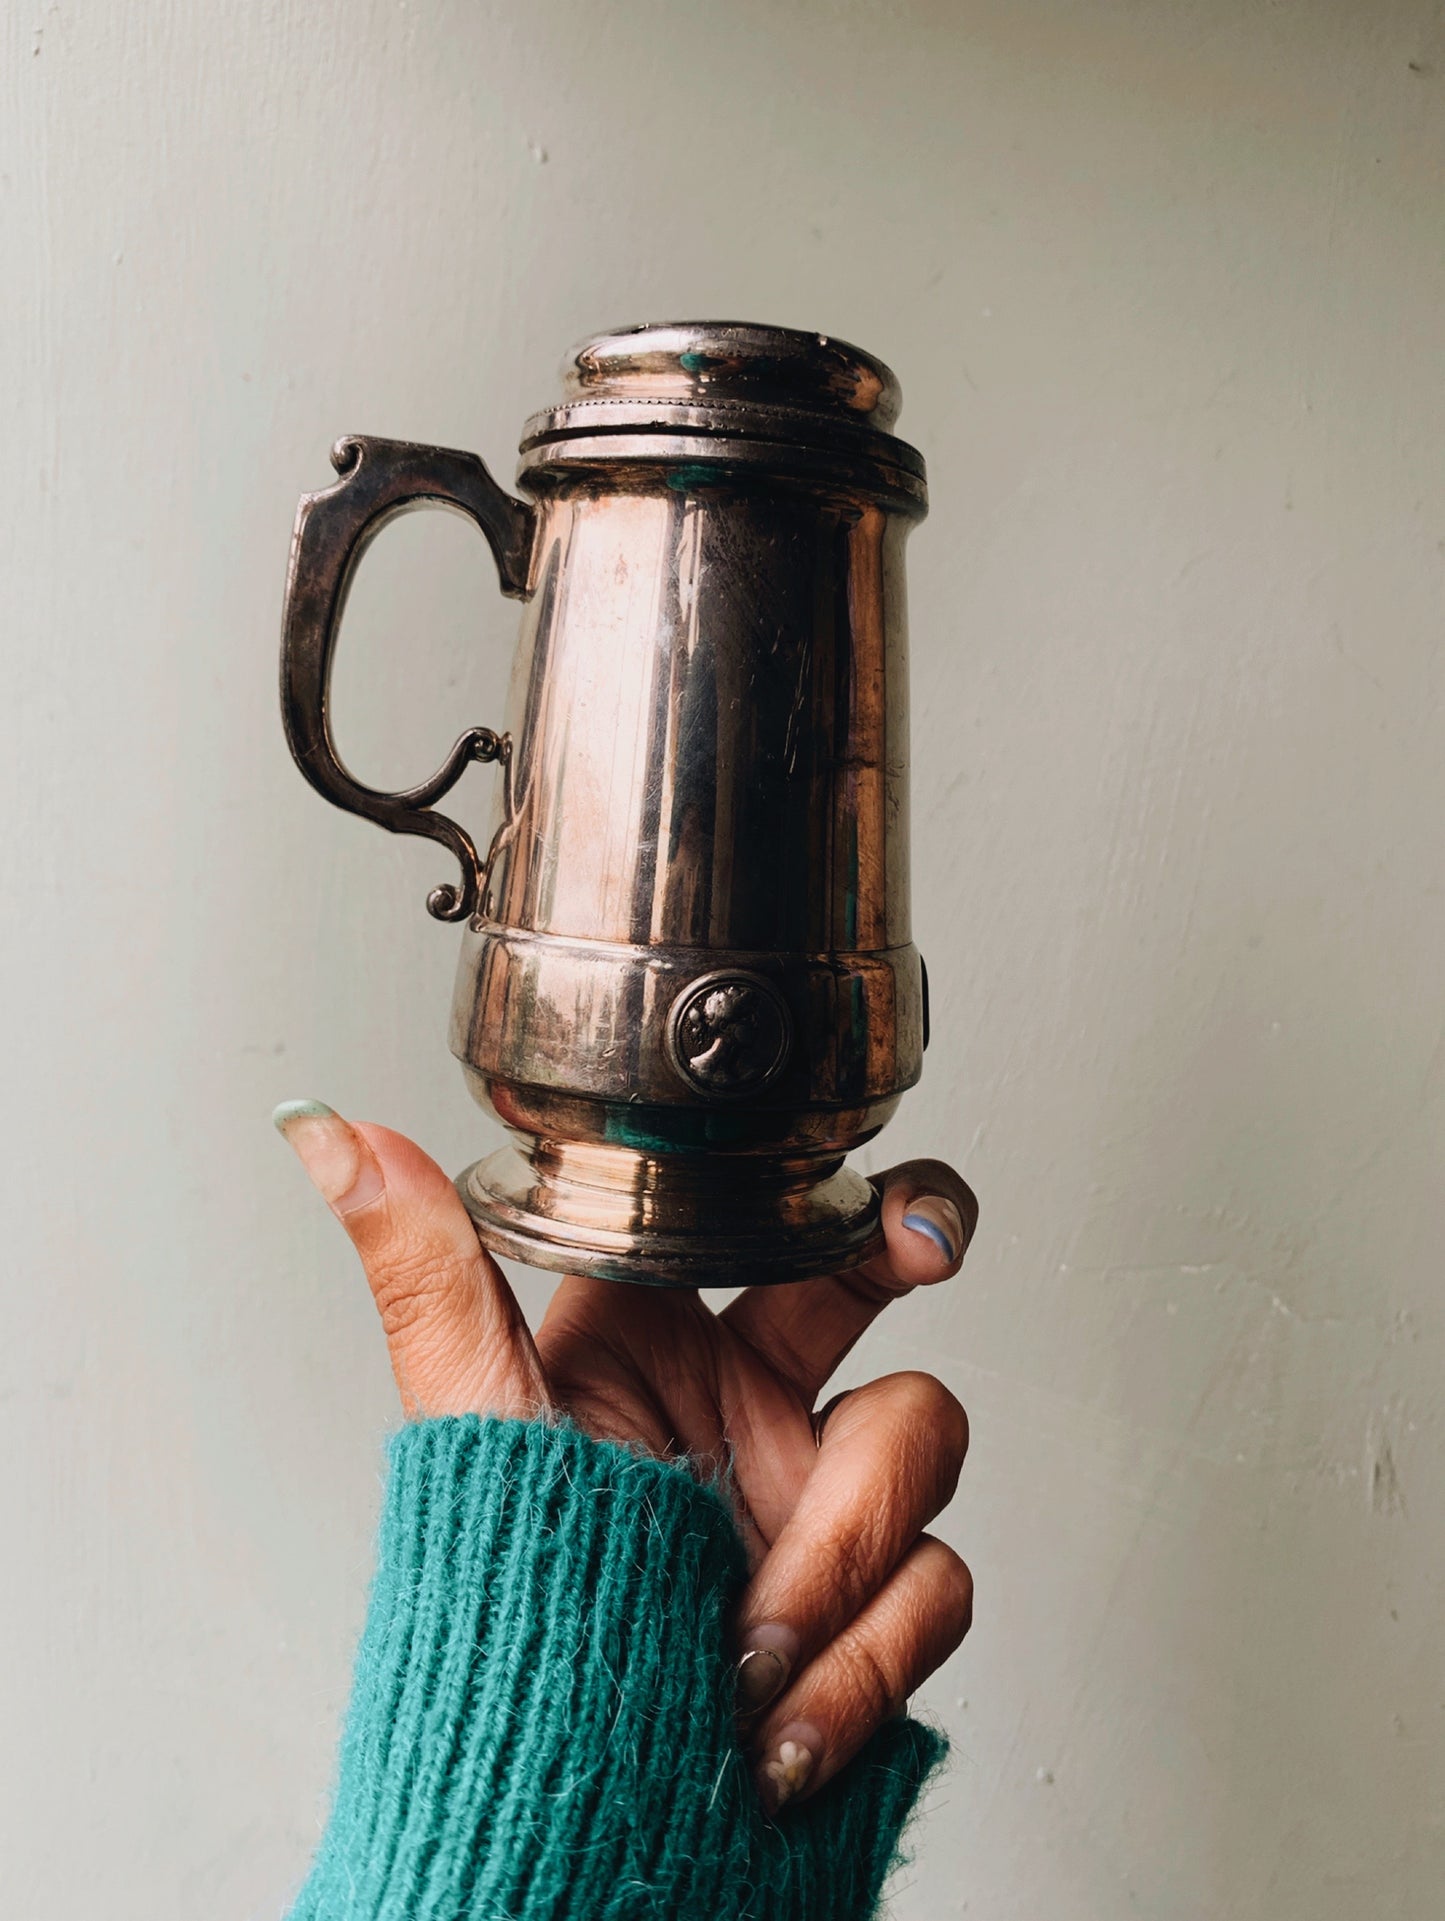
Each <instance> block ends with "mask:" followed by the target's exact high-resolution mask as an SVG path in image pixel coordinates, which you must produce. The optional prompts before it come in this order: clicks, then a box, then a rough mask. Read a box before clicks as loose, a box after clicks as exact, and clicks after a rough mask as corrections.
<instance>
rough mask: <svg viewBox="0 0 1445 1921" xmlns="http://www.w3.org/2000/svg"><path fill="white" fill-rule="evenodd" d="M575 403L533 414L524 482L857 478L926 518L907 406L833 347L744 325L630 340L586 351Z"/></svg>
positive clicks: (863, 362) (857, 357) (869, 363)
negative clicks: (717, 476) (673, 468)
mask: <svg viewBox="0 0 1445 1921" xmlns="http://www.w3.org/2000/svg"><path fill="white" fill-rule="evenodd" d="M562 382H563V391H564V396H565V397H564V399H563V400H562V402H561V404H560V405H559V406H556V407H551V408H548V409H547V410H546V411H545V412H543V413H539V414H534V415H533V417H532V418H531V419H530V420H529V421H528V422H527V426H526V429H525V432H524V434H523V437H522V448H521V452H522V462H521V467H520V470H519V478H520V479H521V480H523V481H524V483H528V484H540V483H541V482H542V481H543V479H544V477H545V475H546V474H547V473H549V472H550V473H553V474H558V473H560V471H561V470H563V469H569V468H570V469H577V468H581V467H586V468H589V469H596V468H597V467H599V466H601V465H604V464H606V463H610V462H613V461H616V460H626V461H631V462H638V461H656V460H659V459H661V460H664V461H667V460H673V461H688V462H692V461H702V462H704V463H706V464H707V465H709V466H727V467H729V468H734V469H738V468H742V467H751V468H763V467H773V468H777V467H779V466H780V465H781V466H782V467H786V468H788V469H789V470H791V471H793V472H795V473H801V474H806V473H807V472H810V471H811V472H816V474H817V475H818V477H819V478H820V479H821V478H822V477H823V476H824V472H825V470H827V471H828V472H830V473H832V474H834V475H845V474H851V475H853V476H854V477H855V478H856V479H857V482H858V484H859V485H860V486H861V487H862V488H863V489H864V491H876V490H877V489H878V488H880V487H881V488H882V489H883V491H884V492H886V493H889V494H898V493H902V494H904V495H906V496H907V498H908V499H909V500H910V502H912V503H913V504H914V508H915V511H919V510H921V508H922V505H923V502H924V499H925V495H924V466H923V456H922V455H921V454H919V453H918V452H917V450H916V449H915V448H913V447H910V446H909V445H908V443H907V442H906V441H903V440H899V439H898V438H897V437H896V436H895V435H894V434H893V433H892V431H891V429H892V427H893V423H894V421H895V420H896V419H897V417H898V409H899V406H900V403H901V401H902V393H901V391H900V389H899V385H898V381H897V380H896V378H895V377H894V375H893V374H892V373H891V372H890V371H889V369H888V368H887V367H886V366H884V364H883V362H882V361H881V360H878V359H876V358H875V357H874V355H872V354H870V353H865V352H864V351H863V349H862V348H861V347H853V346H850V345H849V344H848V342H847V341H846V340H837V339H835V338H834V337H833V336H832V335H831V334H818V333H802V332H799V331H798V330H797V329H795V328H792V327H764V326H759V325H755V324H753V323H751V322H748V321H741V320H670V321H660V322H654V323H650V324H647V325H641V326H636V327H618V328H614V329H613V330H612V331H610V332H608V333H602V334H594V335H593V336H592V338H591V339H590V340H584V341H583V342H582V344H581V345H580V346H578V347H575V348H574V349H573V350H572V352H571V353H570V354H568V356H567V358H566V360H565V361H564V362H563V366H562Z"/></svg>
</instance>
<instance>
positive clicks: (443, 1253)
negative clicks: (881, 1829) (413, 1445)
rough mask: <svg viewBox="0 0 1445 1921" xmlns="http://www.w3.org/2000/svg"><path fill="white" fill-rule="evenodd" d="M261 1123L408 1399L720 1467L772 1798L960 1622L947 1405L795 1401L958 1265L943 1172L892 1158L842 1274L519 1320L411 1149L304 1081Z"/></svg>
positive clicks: (744, 1667)
mask: <svg viewBox="0 0 1445 1921" xmlns="http://www.w3.org/2000/svg"><path fill="white" fill-rule="evenodd" d="M276 1124H277V1126H278V1127H279V1128H280V1129H281V1131H282V1132H283V1133H284V1134H285V1136H286V1138H287V1140H288V1141H289V1142H290V1144H291V1146H292V1147H293V1148H294V1149H295V1150H296V1152H297V1154H298V1155H299V1157H300V1159H301V1161H302V1163H303V1165H304V1166H305V1168H306V1171H307V1173H308V1174H309V1175H310V1177H311V1179H312V1181H313V1183H314V1184H315V1186H316V1187H317V1188H318V1189H319V1191H320V1192H321V1194H322V1196H323V1197H324V1198H325V1200H326V1201H327V1202H328V1204H329V1205H330V1207H331V1209H332V1212H333V1213H334V1214H335V1215H336V1216H337V1218H338V1219H339V1220H340V1221H341V1223H342V1225H343V1226H344V1227H345V1229H346V1231H347V1233H348V1234H349V1235H350V1237H351V1239H352V1242H353V1243H354V1245H355V1247H356V1250H357V1252H358V1254H359V1255H360V1256H361V1261H362V1265H363V1267H364V1268H365V1270H366V1276H367V1279H368V1281H369V1282H370V1284H371V1290H372V1293H373V1295H374V1297H375V1299H376V1304H377V1307H378V1309H379V1310H380V1313H381V1321H382V1326H383V1328H384V1329H385V1332H386V1339H387V1344H388V1347H389V1349H390V1353H391V1363H392V1368H393V1371H394V1372H395V1375H396V1380H397V1386H398V1387H399V1388H400V1390H401V1400H402V1406H403V1409H404V1411H405V1413H406V1415H407V1416H408V1418H418V1417H424V1416H429V1415H446V1414H491V1415H498V1416H502V1417H515V1418H520V1419H531V1418H534V1417H535V1416H537V1415H539V1414H562V1415H565V1416H567V1417H568V1418H569V1419H570V1420H572V1421H573V1422H575V1423H576V1425H577V1426H579V1427H580V1428H582V1429H584V1430H585V1431H586V1432H587V1433H589V1434H592V1435H595V1436H597V1437H599V1438H601V1439H607V1440H615V1441H621V1442H625V1443H629V1444H631V1445H633V1446H638V1445H640V1446H642V1447H644V1448H646V1449H648V1450H650V1451H651V1452H652V1453H654V1454H657V1455H660V1456H673V1455H687V1456H691V1457H693V1458H695V1459H698V1460H701V1461H703V1462H705V1463H707V1464H709V1465H712V1466H715V1467H717V1468H719V1469H722V1468H730V1471H731V1475H732V1480H733V1484H734V1486H735V1488H736V1490H737V1495H738V1499H739V1501H740V1503H741V1512H740V1514H739V1522H740V1525H741V1527H742V1529H743V1533H744V1536H745V1539H746V1542H747V1547H748V1555H749V1567H750V1570H751V1574H750V1579H749V1582H748V1585H747V1587H746V1589H745V1590H744V1592H743V1595H742V1598H741V1600H740V1602H739V1605H738V1609H737V1615H736V1621H735V1640H736V1653H737V1655H738V1659H739V1668H738V1703H739V1712H740V1715H741V1716H742V1724H743V1729H744V1734H745V1738H746V1740H747V1742H748V1744H749V1746H750V1748H751V1749H752V1750H753V1752H754V1753H755V1755H756V1756H757V1764H758V1784H759V1789H760V1791H761V1793H762V1795H763V1798H764V1800H765V1802H766V1803H767V1804H768V1806H769V1807H770V1808H771V1809H774V1810H775V1809H776V1808H778V1807H779V1806H781V1805H782V1803H783V1802H784V1801H786V1800H789V1799H792V1798H794V1797H795V1796H803V1795H807V1794H809V1793H811V1792H813V1791H815V1790H816V1789H817V1788H819V1787H821V1786H822V1784H823V1783H824V1782H825V1781H827V1780H828V1779H829V1778H830V1777H831V1776H832V1775H834V1774H836V1773H837V1771H838V1769H839V1768H841V1767H843V1766H844V1764H845V1763H846V1762H847V1761H848V1760H849V1759H851V1757H852V1756H853V1755H854V1754H855V1753H856V1752H857V1751H858V1749H859V1748H860V1747H861V1746H862V1745H863V1743H864V1742H865V1741H866V1740H867V1738H868V1737H869V1735H870V1734H872V1733H873V1731H874V1730H875V1729H876V1728H877V1727H878V1726H879V1725H880V1724H881V1723H882V1722H883V1721H885V1720H886V1719H888V1718H889V1717H890V1716H892V1715H895V1714H898V1713H900V1712H902V1710H903V1707H904V1703H905V1701H906V1699H907V1697H908V1695H909V1694H910V1693H911V1692H912V1691H913V1689H914V1688H916V1687H917V1686H918V1685H919V1684H920V1682H922V1681H923V1680H924V1679H926V1677H927V1676H928V1675H929V1674H931V1673H932V1672H933V1670H934V1669H935V1668H936V1667H937V1666H938V1665H939V1664H940V1662H942V1661H943V1660H945V1659H946V1658H947V1656H948V1655H949V1654H951V1653H952V1652H953V1650H954V1648H956V1647H957V1646H958V1644H959V1642H960V1641H961V1640H962V1639H963V1636H964V1635H965V1634H966V1633H967V1631H968V1626H969V1620H970V1616H971V1612H972V1597H973V1583H972V1580H971V1577H970V1575H969V1571H968V1569H967V1568H966V1567H965V1565H964V1563H963V1562H962V1561H961V1560H960V1559H959V1557H958V1556H957V1555H956V1554H955V1553H954V1552H953V1550H952V1549H951V1548H949V1547H947V1546H945V1545H944V1543H943V1542H941V1541H938V1540H935V1539H934V1538H933V1537H932V1536H931V1535H929V1534H927V1533H925V1532H924V1529H925V1528H926V1526H927V1524H928V1523H929V1522H930V1521H931V1520H933V1519H934V1517H935V1516H936V1515H937V1514H939V1513H940V1512H941V1510H942V1509H943V1508H944V1507H945V1506H946V1505H947V1504H948V1502H949V1500H950V1499H951V1498H952V1495H953V1491H954V1488H955V1486H956V1484H957V1481H958V1475H959V1470H960V1468H961V1467H962V1465H963V1457H964V1453H965V1450H966V1448H967V1446H968V1421H967V1417H966V1416H965V1414H964V1411H963V1409H962V1407H961V1406H960V1405H959V1403H958V1402H957V1400H955V1398H954V1397H953V1395H952V1394H951V1393H950V1392H949V1391H948V1389H947V1388H946V1387H944V1386H943V1384H942V1383H941V1382H940V1381H937V1380H935V1379H934V1378H933V1376H932V1375H931V1374H921V1373H904V1374H891V1375H887V1376H885V1377H884V1378H883V1379H881V1380H877V1381H872V1382H870V1383H869V1384H868V1385H867V1386H866V1387H860V1388H855V1389H854V1390H853V1391H852V1392H851V1393H849V1394H847V1395H846V1396H842V1397H840V1398H839V1399H838V1400H837V1401H836V1402H834V1403H830V1405H829V1407H826V1408H825V1409H824V1410H823V1413H822V1415H821V1416H819V1415H815V1414H814V1412H813V1407H814V1403H815V1401H816V1399H817V1396H818V1394H819V1391H820V1390H821V1389H822V1387H823V1385H824V1383H825V1382H826V1381H827V1380H828V1378H829V1376H830V1375H831V1374H832V1373H833V1371H834V1369H835V1368H836V1367H837V1366H838V1363H839V1362H840V1361H841V1360H842V1359H843V1357H844V1355H845V1354H847V1352H848V1350H849V1349H850V1348H851V1347H852V1345H853V1343H854V1342H855V1341H856V1340H857V1339H858V1337H859V1335H860V1334H861V1333H862V1332H863V1330H864V1329H865V1328H866V1327H867V1326H868V1324H869V1322H870V1321H872V1320H873V1318H874V1316H875V1315H877V1314H878V1313H879V1312H880V1311H881V1310H882V1309H883V1308H884V1307H886V1306H887V1304H888V1303H889V1302H890V1301H892V1300H894V1299H896V1298H897V1297H898V1296H900V1295H903V1294H907V1293H909V1292H910V1291H911V1290H912V1289H913V1288H914V1287H920V1286H923V1287H926V1286H931V1285H933V1284H934V1283H936V1282H938V1281H942V1280H946V1279H947V1278H948V1277H949V1276H950V1275H952V1274H954V1273H956V1272H957V1270H958V1267H959V1265H960V1263H961V1261H962V1259H963V1255H964V1251H965V1249H966V1247H967V1245H968V1242H969V1239H970V1238H971V1236H972V1233H973V1229H974V1225H975V1223H976V1221H977V1217H978V1209H977V1203H976V1202H975V1200H974V1197H973V1195H972V1193H971V1192H970V1190H969V1189H968V1187H967V1186H966V1185H965V1184H964V1182H963V1181H962V1180H961V1179H960V1178H959V1176H958V1175H957V1174H955V1173H954V1172H953V1171H952V1169H950V1168H948V1167H945V1166H943V1165H942V1163H941V1162H938V1161H911V1162H909V1163H907V1164H906V1165H905V1166H902V1167H897V1168H894V1169H893V1170H892V1172H891V1173H888V1174H885V1175H883V1176H881V1177H880V1179H879V1185H880V1187H881V1189H882V1195H883V1230H884V1235H885V1243H886V1245H885V1251H884V1252H883V1253H881V1254H880V1255H878V1256H877V1257H876V1258H875V1259H873V1260H871V1261H870V1262H868V1263H867V1265H865V1266H863V1267H860V1268H856V1269H854V1270H852V1271H851V1272H849V1273H846V1274H840V1275H835V1276H828V1277H826V1278H824V1279H820V1280H814V1281H803V1282H799V1283H795V1284H792V1285H788V1286H781V1287H754V1288H749V1289H747V1290H746V1291H745V1292H744V1293H742V1294H740V1295H739V1296H738V1297H737V1298H736V1299H735V1300H734V1301H733V1302H732V1303H731V1305H730V1306H728V1307H727V1308H725V1309H724V1310H723V1312H722V1313H721V1314H714V1313H713V1312H712V1310H711V1309H710V1308H708V1307H707V1306H706V1305H705V1304H704V1303H703V1301H702V1300H701V1299H700V1298H699V1297H698V1296H697V1295H695V1294H693V1293H690V1292H683V1291H673V1290H668V1289H661V1288H646V1287H627V1286H624V1285H621V1284H619V1283H618V1282H615V1281H594V1280H586V1279H582V1278H579V1277H577V1276H568V1277H567V1278H566V1279H564V1280H563V1281H562V1282H561V1283H560V1285H559V1286H558V1288H557V1291H556V1293H555V1294H554V1296H553V1298H552V1301H551V1304H550V1306H549V1308H548V1310H547V1314H546V1317H545V1319H544V1321H543V1323H542V1326H541V1328H540V1330H539V1332H538V1334H537V1337H536V1339H535V1341H534V1340H533V1338H532V1335H531V1333H530V1332H529V1330H528V1328H527V1324H526V1322H525V1320H524V1319H523V1316H522V1312H521V1309H520V1308H519V1307H518V1305H517V1302H516V1299H515V1297H514V1296H513V1294H512V1291H511V1289H510V1288H509V1287H508V1285H507V1283H506V1280H505V1278H504V1277H503V1275H502V1273H501V1270H500V1269H499V1268H498V1267H497V1264H496V1262H495V1261H493V1260H492V1258H491V1256H490V1255H489V1254H487V1253H486V1252H485V1250H484V1249H483V1248H482V1247H481V1246H480V1245H479V1244H478V1241H477V1236H476V1231H475V1229H474V1228H473V1226H472V1223H471V1220H470V1218H469V1217H468V1215H467V1212H466V1209H465V1208H464V1207H463V1206H462V1203H461V1201H460V1199H459V1198H458V1196H457V1193H456V1190H455V1188H454V1187H453V1186H452V1183H451V1181H450V1180H449V1179H448V1178H447V1176H446V1174H445V1173H444V1172H443V1171H442V1169H441V1168H440V1167H438V1166H437V1164H436V1163H435V1161H432V1160H429V1159H428V1158H427V1156H426V1155H425V1154H423V1153H422V1151H421V1149H420V1148H419V1147H416V1146H415V1145H414V1144H413V1143H412V1142H411V1141H409V1140H407V1139H405V1138H404V1137H403V1136H402V1135H400V1134H394V1133H392V1132H391V1131H390V1130H389V1129H388V1128H384V1127H375V1126H371V1125H358V1126H355V1127H353V1126H351V1125H350V1124H349V1123H347V1122H346V1121H344V1120H342V1119H341V1117H340V1116H339V1115H337V1114H334V1113H333V1112H332V1110H331V1109H330V1108H327V1107H323V1106H321V1105H320V1104H319V1103H316V1102H310V1101H307V1102H295V1103H290V1104H288V1105H287V1106H286V1107H283V1108H278V1109H277V1112H276ZM725 1284H726V1277H725V1276H719V1285H725Z"/></svg>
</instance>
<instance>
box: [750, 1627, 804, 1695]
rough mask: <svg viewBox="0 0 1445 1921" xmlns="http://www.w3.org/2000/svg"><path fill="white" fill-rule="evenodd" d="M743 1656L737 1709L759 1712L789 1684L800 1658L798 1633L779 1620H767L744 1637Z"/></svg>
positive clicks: (751, 1629)
mask: <svg viewBox="0 0 1445 1921" xmlns="http://www.w3.org/2000/svg"><path fill="white" fill-rule="evenodd" d="M742 1644H743V1652H742V1658H741V1659H740V1660H739V1662H738V1667H737V1710H738V1713H739V1714H756V1713H757V1712H758V1710H759V1709H760V1708H765V1707H766V1706H767V1705H768V1703H769V1701H775V1700H776V1699H777V1697H778V1696H779V1695H780V1694H781V1693H782V1691H783V1689H784V1688H785V1687H786V1686H787V1684H788V1676H789V1675H790V1674H791V1673H792V1671H793V1663H794V1662H795V1661H796V1660H797V1658H798V1637H797V1635H796V1633H795V1632H794V1631H793V1629H792V1628H790V1627H784V1626H783V1624H782V1623H781V1622H780V1621H768V1622H764V1623H763V1624H762V1625H761V1626H760V1627H755V1628H749V1629H748V1631H747V1633H746V1634H744V1635H743V1637H742Z"/></svg>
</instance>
